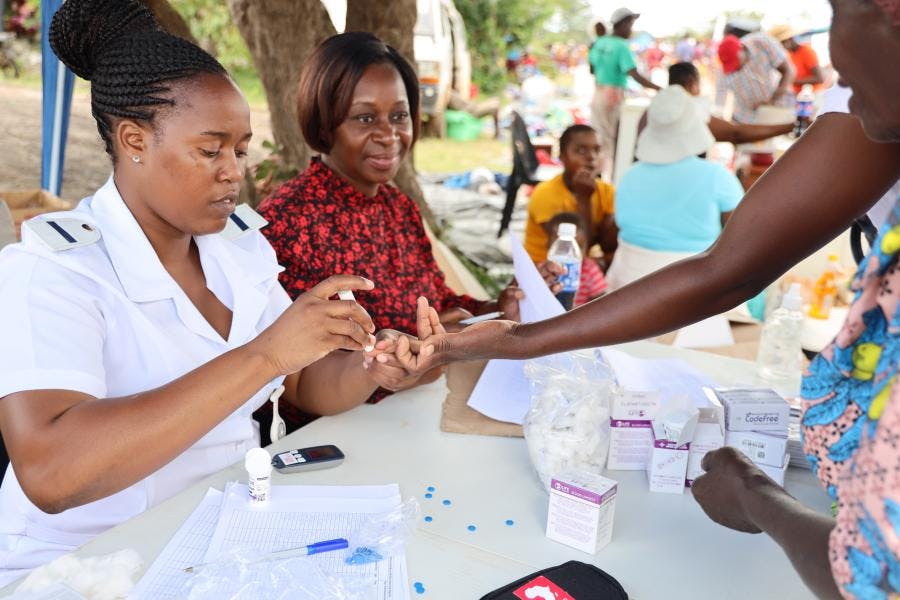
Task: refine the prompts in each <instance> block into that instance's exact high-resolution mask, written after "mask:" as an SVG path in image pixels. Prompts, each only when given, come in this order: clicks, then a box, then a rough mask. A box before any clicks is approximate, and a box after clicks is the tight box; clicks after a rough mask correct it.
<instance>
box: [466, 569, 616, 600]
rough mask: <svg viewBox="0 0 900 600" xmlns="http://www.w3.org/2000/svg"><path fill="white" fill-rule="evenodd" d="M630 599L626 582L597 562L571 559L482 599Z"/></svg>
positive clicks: (506, 586)
mask: <svg viewBox="0 0 900 600" xmlns="http://www.w3.org/2000/svg"><path fill="white" fill-rule="evenodd" d="M545 599H546V600H628V594H627V593H625V590H624V589H623V588H622V585H621V584H620V583H619V582H618V581H616V580H615V579H614V578H613V577H612V576H611V575H609V574H607V573H605V572H604V571H601V570H600V569H598V568H597V567H595V566H594V565H588V564H585V563H583V562H579V561H577V560H570V561H569V562H567V563H563V564H561V565H559V566H556V567H550V568H549V569H543V570H541V571H538V572H537V573H532V574H531V575H528V576H527V577H523V578H522V579H519V580H518V581H514V582H512V583H510V584H509V585H505V586H503V587H502V588H500V589H499V590H494V591H493V592H491V593H489V594H487V595H486V596H484V597H482V598H481V600H545Z"/></svg>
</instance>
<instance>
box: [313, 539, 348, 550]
mask: <svg viewBox="0 0 900 600" xmlns="http://www.w3.org/2000/svg"><path fill="white" fill-rule="evenodd" d="M349 547H350V542H348V541H347V540H345V539H344V538H337V539H336V540H326V541H324V542H316V543H315V544H310V545H309V546H307V547H306V549H307V550H308V553H309V554H319V553H320V552H331V551H332V550H343V549H344V548H349Z"/></svg>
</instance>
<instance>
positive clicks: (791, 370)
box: [756, 283, 803, 394]
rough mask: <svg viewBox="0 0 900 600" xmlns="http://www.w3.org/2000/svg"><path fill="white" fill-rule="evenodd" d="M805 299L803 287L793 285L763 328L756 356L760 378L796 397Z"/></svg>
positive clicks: (800, 363) (800, 362)
mask: <svg viewBox="0 0 900 600" xmlns="http://www.w3.org/2000/svg"><path fill="white" fill-rule="evenodd" d="M802 309H803V299H802V298H801V297H800V284H799V283H793V284H791V288H790V289H789V290H788V293H787V294H785V295H784V297H783V298H782V300H781V307H780V308H778V309H776V310H775V311H774V312H773V313H772V314H771V316H770V317H769V318H768V319H767V320H766V324H765V325H764V326H763V330H762V337H761V339H760V342H759V354H757V356H756V363H757V369H758V372H759V376H760V377H762V378H763V379H765V380H767V381H771V382H775V383H780V384H781V385H778V386H777V387H779V388H781V390H780V391H785V392H791V393H792V394H796V393H797V392H798V391H799V386H800V375H801V373H800V369H801V366H802V364H803V362H802V354H801V353H802V348H801V347H800V332H801V329H802V327H803V310H802Z"/></svg>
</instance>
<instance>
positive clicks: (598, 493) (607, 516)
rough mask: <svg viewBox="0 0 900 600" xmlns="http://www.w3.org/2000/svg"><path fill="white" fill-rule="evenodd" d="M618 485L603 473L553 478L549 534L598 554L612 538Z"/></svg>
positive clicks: (555, 538) (577, 548)
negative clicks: (602, 475)
mask: <svg viewBox="0 0 900 600" xmlns="http://www.w3.org/2000/svg"><path fill="white" fill-rule="evenodd" d="M617 491H618V484H617V483H616V482H615V481H614V480H612V479H608V478H606V477H601V476H600V475H593V474H591V475H589V476H588V475H582V474H579V475H560V478H559V479H556V478H553V479H551V481H550V503H549V506H548V508H547V537H548V538H550V539H551V540H553V541H556V542H559V543H561V544H565V545H567V546H571V547H572V548H575V549H576V550H581V551H582V552H587V553H588V554H595V553H596V552H597V551H599V550H600V549H601V548H603V547H604V546H606V545H607V544H608V543H609V542H610V540H612V530H613V518H614V517H615V510H616V493H617Z"/></svg>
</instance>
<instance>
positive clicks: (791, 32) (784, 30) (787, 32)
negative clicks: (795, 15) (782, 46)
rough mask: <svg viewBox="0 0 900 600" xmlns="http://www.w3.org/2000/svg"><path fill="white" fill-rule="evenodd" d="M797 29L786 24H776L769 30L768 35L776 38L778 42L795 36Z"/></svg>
mask: <svg viewBox="0 0 900 600" xmlns="http://www.w3.org/2000/svg"><path fill="white" fill-rule="evenodd" d="M797 34H798V31H797V30H796V29H794V28H793V27H791V26H790V25H788V24H783V25H776V26H775V27H773V28H772V29H770V30H769V35H771V36H772V37H773V38H775V39H776V40H778V41H779V42H784V41H786V40H789V39H791V38H793V37H797Z"/></svg>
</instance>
